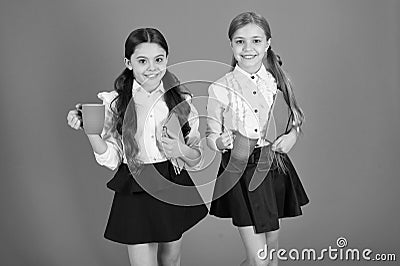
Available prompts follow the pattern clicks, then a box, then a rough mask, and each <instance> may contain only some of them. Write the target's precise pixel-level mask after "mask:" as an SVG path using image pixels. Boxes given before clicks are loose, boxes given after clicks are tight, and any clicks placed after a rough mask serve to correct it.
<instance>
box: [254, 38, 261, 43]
mask: <svg viewBox="0 0 400 266" xmlns="http://www.w3.org/2000/svg"><path fill="white" fill-rule="evenodd" d="M253 42H254V43H261V42H262V40H260V39H255V40H253Z"/></svg>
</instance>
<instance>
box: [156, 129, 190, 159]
mask: <svg viewBox="0 0 400 266" xmlns="http://www.w3.org/2000/svg"><path fill="white" fill-rule="evenodd" d="M185 145H186V144H185V143H182V142H181V141H180V140H179V139H178V138H177V137H174V136H171V135H165V134H163V136H162V137H161V145H159V148H161V149H162V150H163V151H164V154H165V156H167V158H178V157H183V156H184V152H183V149H184V148H185V147H184V146H185ZM160 146H161V147H160Z"/></svg>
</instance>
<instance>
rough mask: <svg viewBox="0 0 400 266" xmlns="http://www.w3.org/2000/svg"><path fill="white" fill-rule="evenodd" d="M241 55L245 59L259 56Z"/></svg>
mask: <svg viewBox="0 0 400 266" xmlns="http://www.w3.org/2000/svg"><path fill="white" fill-rule="evenodd" d="M241 57H242V58H243V59H245V60H252V59H254V58H256V57H257V55H254V54H253V55H241Z"/></svg>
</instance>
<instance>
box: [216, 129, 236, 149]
mask: <svg viewBox="0 0 400 266" xmlns="http://www.w3.org/2000/svg"><path fill="white" fill-rule="evenodd" d="M215 144H216V145H217V148H218V149H219V150H221V151H222V150H225V149H232V148H233V134H232V133H231V132H229V131H224V132H223V133H222V134H221V136H220V137H219V138H217V140H216V141H215Z"/></svg>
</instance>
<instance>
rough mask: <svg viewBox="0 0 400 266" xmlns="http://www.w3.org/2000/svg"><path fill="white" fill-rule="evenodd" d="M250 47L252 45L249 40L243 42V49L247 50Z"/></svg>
mask: <svg viewBox="0 0 400 266" xmlns="http://www.w3.org/2000/svg"><path fill="white" fill-rule="evenodd" d="M252 48H253V46H252V44H251V42H249V41H247V42H245V43H244V45H243V51H248V50H251V49H252Z"/></svg>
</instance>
